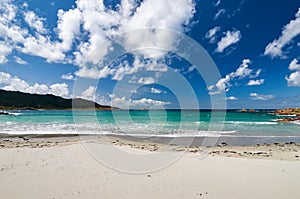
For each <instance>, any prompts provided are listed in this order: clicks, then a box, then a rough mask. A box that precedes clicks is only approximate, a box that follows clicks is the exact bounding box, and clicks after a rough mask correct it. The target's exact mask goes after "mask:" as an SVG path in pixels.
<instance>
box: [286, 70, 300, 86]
mask: <svg viewBox="0 0 300 199" xmlns="http://www.w3.org/2000/svg"><path fill="white" fill-rule="evenodd" d="M285 79H286V81H287V82H288V86H291V87H300V71H296V72H293V73H291V74H290V75H289V76H288V77H286V78H285Z"/></svg>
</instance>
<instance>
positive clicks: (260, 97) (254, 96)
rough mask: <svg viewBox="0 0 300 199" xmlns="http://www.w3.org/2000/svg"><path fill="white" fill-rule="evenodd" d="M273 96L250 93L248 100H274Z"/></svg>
mask: <svg viewBox="0 0 300 199" xmlns="http://www.w3.org/2000/svg"><path fill="white" fill-rule="evenodd" d="M274 98H275V96H274V95H261V94H257V93H250V99H252V100H271V99H274Z"/></svg>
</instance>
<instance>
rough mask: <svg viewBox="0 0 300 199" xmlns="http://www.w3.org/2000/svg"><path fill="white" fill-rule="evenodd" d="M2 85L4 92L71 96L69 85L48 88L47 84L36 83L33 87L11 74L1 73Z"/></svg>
mask: <svg viewBox="0 0 300 199" xmlns="http://www.w3.org/2000/svg"><path fill="white" fill-rule="evenodd" d="M0 85H1V86H2V87H1V88H2V89H4V90H11V91H21V92H25V93H37V94H53V95H57V96H62V97H68V96H69V89H68V85H67V84H65V83H62V84H58V83H57V84H52V85H50V86H47V85H45V84H38V83H35V84H33V85H30V84H28V83H27V82H26V81H24V80H22V79H20V78H19V77H17V76H15V77H13V76H11V75H10V74H9V73H4V72H0Z"/></svg>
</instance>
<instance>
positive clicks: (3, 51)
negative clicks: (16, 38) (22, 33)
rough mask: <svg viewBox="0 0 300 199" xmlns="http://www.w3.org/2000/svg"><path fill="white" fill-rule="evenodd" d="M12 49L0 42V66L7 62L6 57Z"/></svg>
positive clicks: (5, 43) (7, 44)
mask: <svg viewBox="0 0 300 199" xmlns="http://www.w3.org/2000/svg"><path fill="white" fill-rule="evenodd" d="M12 50H13V47H12V46H11V45H10V44H9V43H7V42H3V41H0V64H5V63H6V62H7V61H8V60H7V58H6V57H7V56H8V55H9V54H10V53H11V52H12Z"/></svg>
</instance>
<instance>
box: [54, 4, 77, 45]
mask: <svg viewBox="0 0 300 199" xmlns="http://www.w3.org/2000/svg"><path fill="white" fill-rule="evenodd" d="M81 18H82V16H81V12H80V11H79V10H78V9H73V10H72V9H71V10H69V11H67V12H64V11H63V10H58V22H57V30H58V36H59V38H60V39H61V40H62V43H61V45H62V48H63V49H64V50H65V51H68V50H70V49H71V47H72V44H73V41H74V37H75V36H76V35H78V34H79V33H80V23H81Z"/></svg>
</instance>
